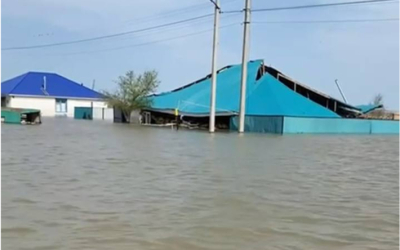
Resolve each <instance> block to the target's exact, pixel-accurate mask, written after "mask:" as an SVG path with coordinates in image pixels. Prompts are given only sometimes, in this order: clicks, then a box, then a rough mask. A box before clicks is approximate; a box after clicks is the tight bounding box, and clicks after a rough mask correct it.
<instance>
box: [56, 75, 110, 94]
mask: <svg viewBox="0 0 400 250" xmlns="http://www.w3.org/2000/svg"><path fill="white" fill-rule="evenodd" d="M52 74H54V75H56V76H58V77H61V78H63V79H65V80H68V81H70V82H72V83H73V84H75V85H78V86H79V87H83V88H85V89H87V90H90V91H92V92H95V93H96V94H100V95H102V94H101V93H100V92H97V91H95V90H93V89H91V88H89V87H86V86H85V85H83V83H82V84H79V83H78V82H75V81H73V80H70V79H68V78H66V77H64V76H62V75H59V74H57V73H52Z"/></svg>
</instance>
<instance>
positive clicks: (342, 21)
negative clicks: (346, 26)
mask: <svg viewBox="0 0 400 250" xmlns="http://www.w3.org/2000/svg"><path fill="white" fill-rule="evenodd" d="M392 21H399V18H383V19H342V20H308V21H303V20H299V21H295V20H293V21H255V22H252V24H303V23H363V22H392Z"/></svg>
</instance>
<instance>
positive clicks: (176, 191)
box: [1, 119, 399, 250]
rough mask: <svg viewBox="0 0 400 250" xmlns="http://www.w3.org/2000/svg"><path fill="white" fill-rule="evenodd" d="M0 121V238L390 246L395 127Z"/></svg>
mask: <svg viewBox="0 0 400 250" xmlns="http://www.w3.org/2000/svg"><path fill="white" fill-rule="evenodd" d="M1 134H2V149H1V150H2V151H1V152H2V247H3V249H8V250H12V249H45V250H46V249H48V250H50V249H79V250H81V249H123V250H124V249H185V250H186V249H187V250H191V249H195V250H198V249H218V250H220V249H229V250H231V249H241V250H242V249H246V250H249V249H327V250H329V249H335V250H336V249H352V250H357V249H363V250H364V249H379V250H383V249H398V245H399V168H398V167H399V166H398V160H399V139H398V137H397V136H321V135H318V136H310V135H297V136H273V135H261V134H245V135H244V136H240V135H238V134H236V133H217V134H215V135H210V134H208V133H206V132H199V131H185V130H179V131H173V130H171V129H159V128H144V127H136V126H132V125H121V124H111V123H107V122H91V121H77V120H72V119H44V123H43V124H42V125H39V126H19V125H2V129H1Z"/></svg>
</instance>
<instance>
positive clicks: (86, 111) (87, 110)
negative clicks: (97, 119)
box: [74, 107, 93, 120]
mask: <svg viewBox="0 0 400 250" xmlns="http://www.w3.org/2000/svg"><path fill="white" fill-rule="evenodd" d="M74 118H75V119H84V120H92V119H93V109H92V108H91V107H75V110H74Z"/></svg>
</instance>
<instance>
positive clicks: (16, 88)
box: [1, 72, 107, 117]
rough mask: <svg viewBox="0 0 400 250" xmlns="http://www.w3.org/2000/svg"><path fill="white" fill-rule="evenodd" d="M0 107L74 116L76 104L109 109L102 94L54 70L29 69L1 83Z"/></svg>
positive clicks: (44, 114)
mask: <svg viewBox="0 0 400 250" xmlns="http://www.w3.org/2000/svg"><path fill="white" fill-rule="evenodd" d="M1 106H2V107H9V108H22V109H26V108H29V109H38V110H40V111H41V114H42V116H68V117H74V112H75V107H88V108H106V107H107V104H106V103H105V101H104V100H103V95H102V94H100V93H98V92H96V91H94V90H92V89H90V88H87V87H85V86H83V84H79V83H77V82H74V81H72V80H70V79H67V78H65V77H63V76H60V75H58V74H55V73H45V72H28V73H26V74H23V75H20V76H17V77H15V78H12V79H10V80H6V81H4V82H2V83H1Z"/></svg>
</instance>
